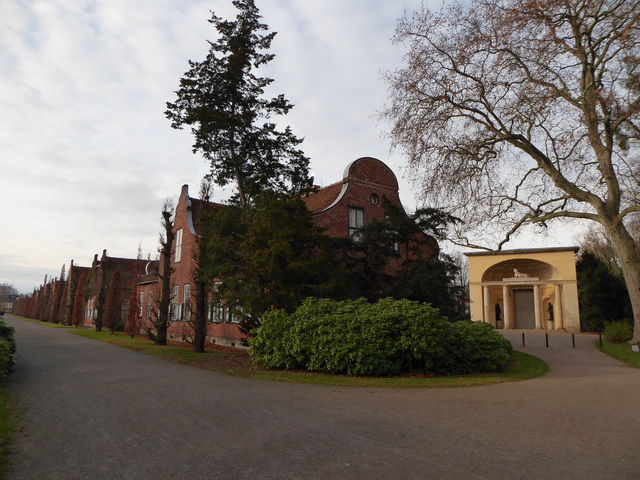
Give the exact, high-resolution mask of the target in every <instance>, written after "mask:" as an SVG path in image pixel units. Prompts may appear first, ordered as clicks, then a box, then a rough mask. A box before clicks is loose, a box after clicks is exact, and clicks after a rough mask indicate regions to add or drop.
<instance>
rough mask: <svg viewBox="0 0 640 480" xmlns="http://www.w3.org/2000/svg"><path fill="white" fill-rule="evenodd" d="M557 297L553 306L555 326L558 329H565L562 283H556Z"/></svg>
mask: <svg viewBox="0 0 640 480" xmlns="http://www.w3.org/2000/svg"><path fill="white" fill-rule="evenodd" d="M555 297H556V301H555V305H554V308H553V327H554V328H555V329H556V330H563V329H564V317H563V315H562V311H563V309H564V308H563V307H564V305H563V303H564V302H563V301H562V285H560V284H556V286H555Z"/></svg>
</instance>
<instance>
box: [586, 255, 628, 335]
mask: <svg viewBox="0 0 640 480" xmlns="http://www.w3.org/2000/svg"><path fill="white" fill-rule="evenodd" d="M576 270H577V275H578V294H579V302H580V326H581V329H582V330H583V331H586V332H600V331H602V328H603V326H604V324H605V323H606V322H612V321H615V320H619V319H621V318H633V315H632V310H631V302H630V300H629V293H628V291H627V287H626V284H625V282H624V279H623V278H622V277H620V276H618V275H615V274H613V273H612V272H611V269H610V268H609V266H608V265H607V264H606V263H605V262H603V261H602V260H601V259H600V258H599V257H597V256H596V255H594V254H592V253H590V252H584V253H583V254H582V255H581V257H580V259H579V260H578V262H577V264H576Z"/></svg>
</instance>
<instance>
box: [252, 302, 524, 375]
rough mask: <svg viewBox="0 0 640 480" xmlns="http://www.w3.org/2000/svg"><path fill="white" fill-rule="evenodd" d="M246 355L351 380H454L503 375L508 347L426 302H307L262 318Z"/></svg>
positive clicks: (485, 327)
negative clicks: (415, 374)
mask: <svg viewBox="0 0 640 480" xmlns="http://www.w3.org/2000/svg"><path fill="white" fill-rule="evenodd" d="M254 334H255V337H254V338H252V339H251V340H250V342H249V352H250V354H251V357H252V358H253V360H254V361H256V362H257V363H259V364H261V365H264V366H266V367H267V368H274V369H307V370H312V371H319V372H327V373H346V374H349V375H393V374H397V373H400V372H404V371H420V372H432V373H438V374H452V373H455V374H459V373H471V372H485V371H486V372H488V371H497V370H500V369H502V368H503V367H504V366H505V365H506V363H507V362H508V360H509V358H510V356H511V351H512V350H511V344H510V343H509V342H508V341H506V340H505V339H504V338H503V337H502V336H501V335H500V334H499V333H497V332H496V331H495V330H494V329H493V327H491V326H490V325H489V324H477V323H473V322H457V323H451V322H449V321H447V320H446V319H445V318H443V317H442V316H441V315H440V313H439V312H438V310H437V309H435V308H433V307H431V306H430V305H428V304H421V303H418V302H411V301H409V300H393V299H390V298H387V299H383V300H380V301H379V302H378V303H368V302H367V301H366V300H365V299H358V300H353V301H342V302H334V301H331V300H318V299H307V300H306V301H305V302H304V303H303V304H302V305H301V306H300V307H299V308H298V309H297V310H296V311H295V312H294V313H293V314H287V313H285V312H283V311H275V312H270V313H267V314H265V316H264V317H263V321H262V326H261V327H260V328H258V329H256V330H255V331H254Z"/></svg>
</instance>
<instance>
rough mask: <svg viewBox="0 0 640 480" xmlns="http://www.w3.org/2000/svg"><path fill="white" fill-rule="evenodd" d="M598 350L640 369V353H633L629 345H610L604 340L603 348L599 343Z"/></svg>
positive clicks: (597, 343)
mask: <svg viewBox="0 0 640 480" xmlns="http://www.w3.org/2000/svg"><path fill="white" fill-rule="evenodd" d="M596 348H597V349H598V350H600V351H601V352H603V353H606V354H607V355H609V356H611V357H613V358H615V359H616V360H619V361H621V362H623V363H626V364H628V365H631V366H632V367H636V368H640V353H637V352H632V351H631V345H629V344H628V343H610V342H607V341H606V340H604V341H603V342H602V347H601V346H600V342H599V341H597V342H596Z"/></svg>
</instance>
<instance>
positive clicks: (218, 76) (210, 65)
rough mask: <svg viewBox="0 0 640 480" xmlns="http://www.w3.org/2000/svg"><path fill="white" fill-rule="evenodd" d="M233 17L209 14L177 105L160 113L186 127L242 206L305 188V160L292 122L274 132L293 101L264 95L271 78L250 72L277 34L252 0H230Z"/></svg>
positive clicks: (215, 174) (216, 175) (267, 58)
mask: <svg viewBox="0 0 640 480" xmlns="http://www.w3.org/2000/svg"><path fill="white" fill-rule="evenodd" d="M233 5H234V6H235V7H236V8H237V9H238V14H237V16H236V18H235V20H224V19H222V18H220V17H218V16H216V15H215V13H212V16H211V19H210V20H209V22H210V23H211V24H212V25H213V26H214V28H215V29H216V31H217V34H218V38H217V40H216V41H210V42H209V52H208V54H207V57H206V59H205V60H203V61H201V62H196V61H189V66H190V69H189V70H188V71H187V72H186V73H185V74H184V77H183V78H182V79H180V88H179V89H178V91H176V92H175V93H176V95H177V99H176V100H175V102H174V103H171V102H168V103H167V111H166V112H165V115H166V116H167V118H168V119H169V120H171V126H172V127H173V128H176V129H182V128H183V127H184V126H185V125H188V126H190V127H191V133H192V134H193V136H194V139H195V141H194V144H193V152H194V153H196V152H200V153H201V154H202V155H203V156H204V157H205V158H206V159H207V160H208V161H209V162H210V163H211V177H212V179H213V180H214V182H215V183H216V184H217V185H220V186H225V185H228V184H230V183H235V186H236V188H237V198H236V200H237V201H238V202H239V203H240V204H241V205H242V206H243V207H246V206H247V205H249V204H250V202H251V200H252V199H253V198H255V196H256V195H258V194H259V193H260V192H262V191H265V190H272V191H276V192H282V191H291V190H293V191H300V190H302V189H304V188H306V187H307V186H308V183H309V182H308V171H309V170H308V165H309V159H308V158H307V157H305V156H304V154H303V153H302V151H301V150H299V149H298V148H297V147H298V145H299V144H300V143H301V142H302V140H301V139H299V138H297V137H296V136H295V135H294V134H293V133H292V132H291V129H290V128H289V127H287V128H285V129H284V130H279V129H278V128H277V127H276V124H275V123H274V122H273V121H271V118H272V117H273V116H279V115H286V114H287V113H288V112H289V110H290V109H291V108H292V105H291V104H290V103H289V102H288V101H287V100H286V99H285V97H284V95H278V96H276V97H274V98H263V94H264V90H265V88H266V87H268V86H269V85H270V84H271V83H272V82H273V79H270V78H265V77H260V76H257V75H256V73H255V70H256V69H258V68H259V67H262V66H264V65H266V64H267V63H269V62H270V61H271V60H273V58H274V55H273V54H270V53H264V52H265V51H267V50H268V49H269V48H270V46H271V42H272V40H273V38H274V37H275V35H276V33H275V32H268V26H267V25H265V24H263V23H261V22H260V18H261V15H260V14H259V10H258V8H257V7H256V5H255V3H254V1H253V0H234V1H233Z"/></svg>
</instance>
